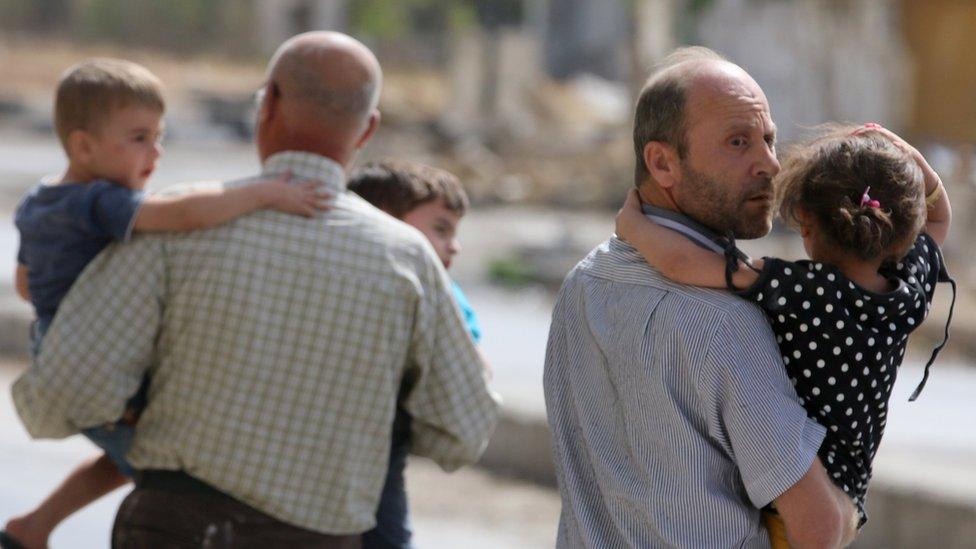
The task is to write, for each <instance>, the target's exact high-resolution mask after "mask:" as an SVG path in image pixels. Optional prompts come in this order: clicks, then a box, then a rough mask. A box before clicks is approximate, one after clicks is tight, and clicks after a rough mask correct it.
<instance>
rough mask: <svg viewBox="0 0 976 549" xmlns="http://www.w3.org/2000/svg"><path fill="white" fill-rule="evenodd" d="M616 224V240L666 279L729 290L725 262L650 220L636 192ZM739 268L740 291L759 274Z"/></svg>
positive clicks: (735, 278)
mask: <svg viewBox="0 0 976 549" xmlns="http://www.w3.org/2000/svg"><path fill="white" fill-rule="evenodd" d="M616 221H617V236H618V237H619V238H621V239H623V240H626V241H627V242H629V243H630V244H631V245H633V246H634V247H635V248H637V251H638V252H640V253H641V255H643V256H644V260H645V261H647V263H648V264H649V265H650V266H651V267H654V268H656V269H657V270H659V271H661V273H662V274H663V275H664V276H666V277H668V278H670V279H671V280H674V281H675V282H679V283H681V284H690V285H692V286H704V287H706V288H725V287H726V284H725V258H724V257H723V256H721V255H719V254H717V253H713V252H710V251H708V250H705V249H702V248H700V247H699V246H698V245H696V244H695V243H693V242H692V241H690V240H688V239H687V238H684V237H681V236H679V235H677V234H675V232H674V231H671V230H670V229H667V228H665V227H662V226H660V225H658V224H656V223H654V222H652V221H651V220H650V219H647V218H646V217H645V216H644V212H643V211H641V203H640V196H639V195H638V194H637V189H631V191H630V192H629V193H628V194H627V201H626V202H624V206H623V208H621V209H620V212H618V213H617V219H616ZM757 263H758V264H757ZM753 264H754V266H755V267H756V268H757V269H761V268H762V263H761V261H756V262H753ZM739 267H740V268H739V270H737V271H736V272H735V273H733V274H732V283H733V284H734V285H735V287H736V288H739V289H744V288H748V287H749V286H752V284H753V283H754V282H755V281H756V279H757V278H758V276H759V275H758V273H756V272H755V271H753V270H752V269H750V268H748V267H747V266H745V265H742V264H740V266H739Z"/></svg>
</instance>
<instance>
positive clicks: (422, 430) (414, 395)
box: [403, 251, 498, 471]
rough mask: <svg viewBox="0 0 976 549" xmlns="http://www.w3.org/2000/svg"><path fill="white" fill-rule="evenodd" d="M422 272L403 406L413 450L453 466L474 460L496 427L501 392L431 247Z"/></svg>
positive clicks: (452, 467)
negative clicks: (491, 384) (494, 385)
mask: <svg viewBox="0 0 976 549" xmlns="http://www.w3.org/2000/svg"><path fill="white" fill-rule="evenodd" d="M425 256H429V257H427V258H426V259H425V261H424V263H425V264H424V266H423V267H421V269H422V270H423V271H424V272H422V273H418V274H419V275H420V284H421V286H422V289H421V295H420V297H419V300H418V302H417V305H416V307H417V308H416V314H415V317H414V326H413V333H412V334H411V343H410V350H409V355H408V360H409V361H410V362H409V363H410V366H409V367H408V369H407V373H406V376H405V377H406V379H407V386H408V392H407V393H406V394H405V396H404V399H403V406H404V408H405V409H406V411H407V412H408V413H409V414H410V416H411V418H412V422H411V437H412V438H411V445H412V452H413V453H414V454H417V455H421V456H425V457H428V458H430V459H432V460H434V461H435V462H437V463H438V465H440V466H441V467H442V468H443V469H445V470H447V471H451V470H454V469H457V468H458V467H461V466H463V465H468V464H472V463H474V462H476V461H477V460H478V458H480V457H481V454H482V452H484V449H485V447H486V446H487V444H488V439H489V437H490V436H491V434H492V432H493V431H494V428H495V424H496V422H497V414H498V397H497V396H496V395H495V394H494V392H493V391H492V390H491V389H490V388H489V386H488V371H487V367H486V364H485V363H484V360H483V357H482V355H481V353H480V352H479V351H478V349H477V347H476V346H475V344H474V342H473V341H472V339H471V336H470V335H469V334H468V332H467V327H466V326H465V324H464V321H463V320H462V318H461V316H460V314H459V312H458V308H457V305H456V304H455V303H454V298H453V294H452V291H451V287H450V282H449V280H448V278H447V275H446V273H445V272H444V270H443V268H442V267H440V265H439V263H437V259H436V258H435V257H434V256H433V253H432V251H431V252H430V253H426V254H425Z"/></svg>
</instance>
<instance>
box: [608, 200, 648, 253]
mask: <svg viewBox="0 0 976 549" xmlns="http://www.w3.org/2000/svg"><path fill="white" fill-rule="evenodd" d="M615 221H616V225H617V227H616V233H617V238H620V239H621V240H625V241H631V239H632V238H633V237H634V236H635V235H637V234H638V233H639V232H640V231H641V229H642V227H644V224H646V223H650V221H649V220H648V219H647V218H646V217H644V211H643V210H642V209H641V200H640V195H639V194H638V193H637V189H631V190H630V192H628V193H627V200H625V201H624V205H623V207H621V208H620V211H619V212H617V217H616V219H615Z"/></svg>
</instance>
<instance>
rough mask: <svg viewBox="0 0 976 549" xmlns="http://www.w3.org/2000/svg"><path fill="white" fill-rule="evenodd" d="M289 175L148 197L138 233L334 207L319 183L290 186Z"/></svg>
mask: <svg viewBox="0 0 976 549" xmlns="http://www.w3.org/2000/svg"><path fill="white" fill-rule="evenodd" d="M290 177H291V176H290V174H286V175H283V176H280V177H278V178H277V179H273V180H263V181H258V182H256V183H251V184H250V185H244V186H241V187H233V188H229V189H224V188H221V189H204V190H197V191H191V192H188V193H185V194H178V195H169V196H147V197H146V198H145V200H144V201H143V203H142V206H141V207H140V208H139V211H138V212H137V213H136V219H135V223H134V225H133V230H135V231H138V232H156V231H192V230H196V229H207V228H210V227H216V226H217V225H220V224H222V223H226V222H228V221H230V220H232V219H236V218H238V217H240V216H242V215H245V214H248V213H251V212H253V211H256V210H266V209H267V210H277V211H279V212H285V213H290V214H295V215H301V216H304V217H312V216H314V215H315V213H316V212H317V211H318V210H326V209H328V208H329V207H330V201H329V199H330V198H331V195H329V194H328V193H323V192H319V191H317V190H316V189H317V187H318V183H317V182H314V181H303V182H301V183H295V184H290V183H288V179H289V178H290Z"/></svg>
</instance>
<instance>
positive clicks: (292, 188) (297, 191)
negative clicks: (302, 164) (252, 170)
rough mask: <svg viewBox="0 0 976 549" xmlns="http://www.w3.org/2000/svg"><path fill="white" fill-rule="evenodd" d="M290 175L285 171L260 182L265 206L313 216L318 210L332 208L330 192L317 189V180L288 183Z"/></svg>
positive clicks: (318, 184) (304, 215) (280, 210)
mask: <svg viewBox="0 0 976 549" xmlns="http://www.w3.org/2000/svg"><path fill="white" fill-rule="evenodd" d="M291 178H292V175H291V174H290V173H286V174H284V175H280V176H278V177H277V178H275V179H272V180H269V181H265V182H264V183H261V186H262V187H263V188H262V194H263V195H264V196H265V200H266V201H265V206H266V207H267V208H268V209H270V210H277V211H279V212H284V213H289V214H294V215H300V216H303V217H314V216H315V214H317V213H318V212H320V211H325V210H329V209H331V208H332V198H333V196H332V194H331V193H328V192H325V191H321V190H319V186H320V183H319V182H318V181H311V180H305V181H299V182H297V183H290V182H289V181H291Z"/></svg>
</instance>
